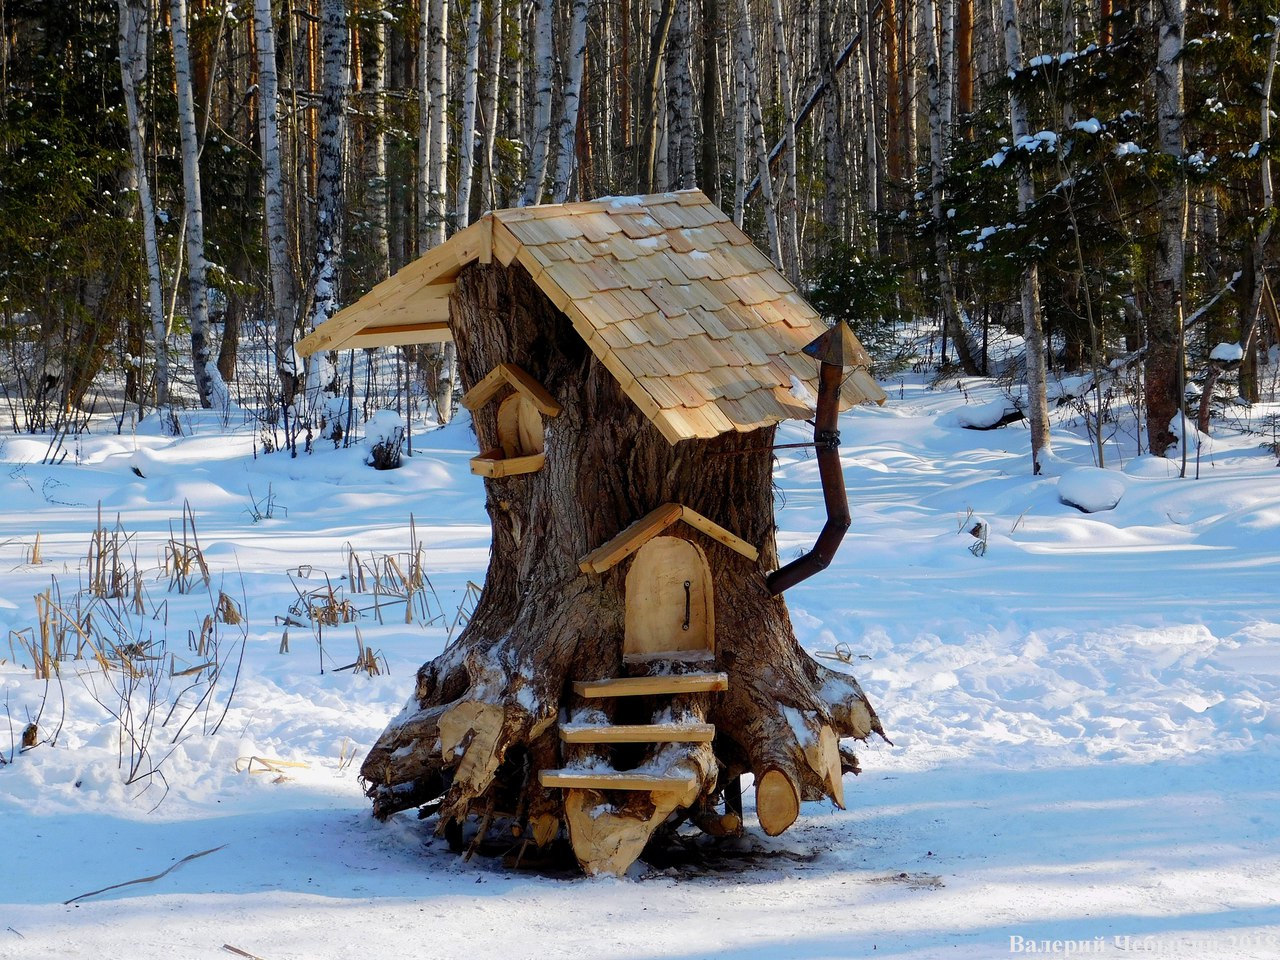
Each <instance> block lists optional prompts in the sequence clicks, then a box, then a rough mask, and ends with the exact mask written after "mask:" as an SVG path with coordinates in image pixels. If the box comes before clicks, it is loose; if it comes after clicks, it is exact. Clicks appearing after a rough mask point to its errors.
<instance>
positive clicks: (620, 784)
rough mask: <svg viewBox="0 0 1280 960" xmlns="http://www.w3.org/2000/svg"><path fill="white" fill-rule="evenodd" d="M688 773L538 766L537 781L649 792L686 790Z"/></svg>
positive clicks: (690, 778)
mask: <svg viewBox="0 0 1280 960" xmlns="http://www.w3.org/2000/svg"><path fill="white" fill-rule="evenodd" d="M695 780H696V777H695V776H694V775H693V774H692V773H687V774H676V775H675V776H663V775H660V774H653V773H636V772H634V771H630V770H574V769H572V768H567V769H564V770H539V771H538V782H539V783H541V784H542V785H543V786H544V787H559V788H561V789H565V790H568V789H574V790H648V791H650V792H653V793H662V792H670V791H676V790H686V789H688V788H689V787H691V786H693V784H694V782H695Z"/></svg>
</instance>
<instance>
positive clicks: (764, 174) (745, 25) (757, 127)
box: [736, 0, 783, 268]
mask: <svg viewBox="0 0 1280 960" xmlns="http://www.w3.org/2000/svg"><path fill="white" fill-rule="evenodd" d="M738 12H739V18H738V29H737V34H736V43H737V48H738V62H739V65H740V66H741V68H742V78H743V86H744V87H745V90H746V97H747V107H748V109H749V110H750V127H751V139H752V140H753V141H754V146H755V155H756V175H757V176H758V177H759V178H760V195H761V196H762V197H763V198H764V222H765V230H766V232H767V234H768V239H769V256H770V257H771V258H772V259H773V262H774V263H775V264H777V265H778V267H779V268H781V267H782V263H783V261H782V247H781V243H780V238H779V231H778V204H777V201H776V199H775V198H774V193H773V175H772V174H771V173H770V172H769V147H768V145H767V144H766V143H765V139H764V117H763V116H762V115H761V112H760V89H759V86H758V85H757V83H756V42H755V38H754V37H753V36H752V35H751V11H750V10H749V9H748V7H747V0H738Z"/></svg>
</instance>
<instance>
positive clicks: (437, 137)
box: [426, 0, 449, 248]
mask: <svg viewBox="0 0 1280 960" xmlns="http://www.w3.org/2000/svg"><path fill="white" fill-rule="evenodd" d="M430 31H431V33H430V37H429V40H428V47H429V49H430V56H431V66H430V73H429V76H428V78H427V85H428V88H429V93H430V95H431V111H430V119H429V121H428V129H427V149H428V152H427V185H428V193H429V194H430V200H429V206H428V209H427V221H426V234H427V247H428V248H430V247H434V246H436V245H437V244H441V243H444V239H445V236H446V223H445V204H446V203H447V202H448V172H449V118H448V116H447V111H448V109H449V7H448V4H446V3H445V0H431V26H430Z"/></svg>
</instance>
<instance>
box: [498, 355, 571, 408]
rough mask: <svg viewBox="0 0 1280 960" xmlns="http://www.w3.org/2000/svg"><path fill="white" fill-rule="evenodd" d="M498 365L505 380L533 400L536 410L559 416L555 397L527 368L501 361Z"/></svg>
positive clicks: (558, 406)
mask: <svg viewBox="0 0 1280 960" xmlns="http://www.w3.org/2000/svg"><path fill="white" fill-rule="evenodd" d="M498 366H499V367H501V368H502V374H503V376H505V377H506V378H507V382H508V383H510V384H511V386H513V387H514V388H515V389H516V390H517V391H518V392H520V393H523V394H524V395H525V396H526V397H528V398H529V399H530V400H531V401H533V405H534V406H535V407H537V408H538V410H540V411H541V412H542V413H544V414H545V415H546V416H548V417H558V416H560V404H559V403H557V402H556V398H555V397H553V396H551V394H550V393H548V392H547V389H546V387H544V386H543V385H542V384H540V383H539V382H538V381H537V380H535V379H534V378H533V376H532V375H531V374H530V373H529V372H528V371H527V370H525V369H523V368H522V367H518V366H516V365H515V364H514V363H502V364H499V365H498Z"/></svg>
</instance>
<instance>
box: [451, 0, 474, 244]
mask: <svg viewBox="0 0 1280 960" xmlns="http://www.w3.org/2000/svg"><path fill="white" fill-rule="evenodd" d="M466 43H467V45H466V63H465V65H464V67H463V74H462V128H461V130H460V131H459V134H458V136H459V140H458V192H457V194H456V199H455V201H454V205H453V218H454V225H455V227H456V229H458V230H461V229H463V228H464V227H466V226H467V225H468V224H469V223H470V222H471V184H472V180H473V177H472V174H473V172H474V170H475V147H476V104H477V100H478V97H479V93H480V0H471V8H470V11H469V13H468V14H467V34H466Z"/></svg>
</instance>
